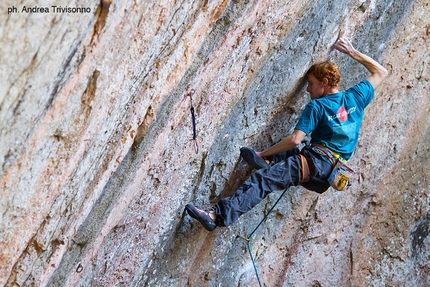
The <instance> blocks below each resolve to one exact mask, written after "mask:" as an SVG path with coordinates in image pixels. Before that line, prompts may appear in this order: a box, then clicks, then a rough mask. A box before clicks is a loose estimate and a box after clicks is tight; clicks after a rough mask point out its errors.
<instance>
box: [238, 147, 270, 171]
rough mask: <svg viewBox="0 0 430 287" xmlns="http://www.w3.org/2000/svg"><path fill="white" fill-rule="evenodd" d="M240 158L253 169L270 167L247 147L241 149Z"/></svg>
mask: <svg viewBox="0 0 430 287" xmlns="http://www.w3.org/2000/svg"><path fill="white" fill-rule="evenodd" d="M240 156H241V157H242V158H243V159H244V160H245V161H246V162H247V163H248V164H250V165H251V166H253V167H254V168H255V169H260V168H269V167H270V165H269V164H268V163H267V162H266V161H265V160H264V159H263V158H261V157H260V156H258V155H257V153H256V152H255V151H254V150H253V149H250V148H249V147H243V148H241V149H240Z"/></svg>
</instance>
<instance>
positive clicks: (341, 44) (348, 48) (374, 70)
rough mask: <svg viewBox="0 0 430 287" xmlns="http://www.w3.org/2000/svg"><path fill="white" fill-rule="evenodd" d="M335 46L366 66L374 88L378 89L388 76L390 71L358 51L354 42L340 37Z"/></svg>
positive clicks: (369, 79)
mask: <svg viewBox="0 0 430 287" xmlns="http://www.w3.org/2000/svg"><path fill="white" fill-rule="evenodd" d="M334 48H335V49H336V50H338V51H340V52H342V53H345V54H347V55H349V56H350V57H351V58H353V59H354V60H356V61H357V62H359V63H360V64H362V65H363V66H364V67H366V69H367V70H369V72H370V73H371V75H370V76H369V77H368V78H367V80H368V81H369V82H370V83H371V84H372V86H373V88H374V89H376V88H377V87H378V86H379V85H380V84H381V83H382V81H383V80H384V79H385V78H386V77H387V76H388V71H387V69H385V68H384V67H382V66H381V65H380V64H379V63H378V62H376V61H375V60H373V59H372V58H370V57H369V56H366V55H364V54H363V53H361V52H359V51H357V50H356V49H355V48H354V47H353V46H352V44H351V43H350V42H349V41H348V40H347V39H345V38H343V37H339V39H338V40H337V41H336V43H335V44H334Z"/></svg>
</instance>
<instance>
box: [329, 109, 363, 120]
mask: <svg viewBox="0 0 430 287" xmlns="http://www.w3.org/2000/svg"><path fill="white" fill-rule="evenodd" d="M356 109H357V107H352V108H350V109H348V110H345V108H344V107H340V108H339V109H338V110H337V114H334V115H331V116H327V117H328V120H329V121H331V120H334V119H339V120H341V121H342V122H345V121H346V120H347V119H348V115H349V114H352V113H353V112H355V110H356Z"/></svg>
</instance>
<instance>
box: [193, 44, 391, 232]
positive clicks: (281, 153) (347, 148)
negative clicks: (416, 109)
mask: <svg viewBox="0 0 430 287" xmlns="http://www.w3.org/2000/svg"><path fill="white" fill-rule="evenodd" d="M334 48H335V49H336V50H338V51H340V52H342V53H345V54H346V55H349V56H350V57H351V58H353V59H354V60H356V61H358V62H359V63H360V64H362V65H363V66H364V67H365V68H366V69H367V70H368V71H369V72H370V74H371V75H370V76H369V77H368V78H367V79H365V80H363V81H361V82H360V83H358V84H357V85H355V86H353V87H351V88H350V89H348V90H347V91H345V92H340V91H339V90H338V87H339V82H340V80H341V74H340V71H339V68H338V66H337V65H336V64H335V63H333V62H330V61H325V62H322V63H318V64H314V65H313V66H311V67H310V69H309V70H308V72H307V73H306V76H307V82H308V86H307V88H306V91H307V92H308V93H309V94H310V97H311V101H310V102H309V104H308V105H307V106H306V108H305V110H304V111H303V114H302V116H301V118H300V119H299V122H298V123H297V125H296V127H295V129H294V132H293V133H292V134H291V135H289V136H287V137H286V138H284V139H283V140H281V141H280V142H278V143H276V144H274V145H273V146H271V147H269V148H268V149H266V150H264V151H262V152H256V151H254V150H252V149H250V148H246V147H245V148H242V149H241V156H242V158H243V159H244V160H245V161H246V162H247V163H249V164H250V165H252V166H253V167H254V168H256V169H257V170H256V172H255V173H253V174H252V175H251V176H250V177H249V178H248V179H247V180H246V181H245V183H244V184H243V185H242V186H241V187H240V188H239V189H237V190H236V191H235V193H234V194H233V195H232V196H231V197H227V198H223V199H221V200H220V201H219V202H218V203H217V204H216V205H215V206H213V207H212V208H210V209H207V210H200V209H198V208H196V207H195V206H193V205H192V204H187V205H186V210H187V212H188V214H189V215H190V216H191V217H193V218H195V219H197V220H198V221H199V222H200V223H201V224H202V225H203V226H204V227H205V228H206V229H207V230H209V231H212V230H214V229H215V228H216V227H217V226H229V225H231V224H232V223H233V222H235V221H236V220H237V219H238V218H239V217H240V216H241V215H242V214H244V213H246V212H247V211H249V210H251V209H252V208H253V207H254V206H255V205H257V204H258V203H260V202H261V201H262V200H263V199H264V198H265V197H266V196H267V195H268V194H269V193H271V192H272V191H276V190H282V189H285V188H288V187H289V186H296V185H299V184H300V185H302V186H304V187H305V188H307V189H309V190H312V191H315V192H318V193H323V192H324V191H326V190H327V189H328V188H329V186H330V185H329V183H328V181H327V178H328V177H329V175H330V173H331V172H332V170H333V166H334V161H336V160H341V161H343V162H346V161H347V160H348V159H349V158H350V157H351V155H352V153H353V151H354V149H355V147H356V145H357V142H358V136H359V132H360V125H361V121H362V118H363V115H364V108H365V107H366V106H367V105H368V104H369V103H370V101H371V100H372V99H373V97H374V89H376V88H377V87H378V86H379V85H380V84H381V82H382V81H383V80H384V79H385V78H386V77H387V75H388V72H387V70H386V69H385V68H384V67H382V66H381V65H380V64H379V63H377V62H376V61H375V60H373V59H372V58H370V57H369V56H366V55H364V54H362V53H361V52H359V51H357V50H356V49H355V48H354V47H353V46H352V44H351V43H350V42H349V41H348V40H347V39H345V38H342V37H339V39H338V40H337V41H336V43H335V44H334ZM310 133H312V136H311V138H312V139H311V142H310V145H307V146H305V147H304V148H303V149H302V150H299V149H298V148H297V146H298V145H299V144H300V143H301V142H302V140H303V139H304V137H305V136H306V135H309V134H310ZM266 160H268V161H269V162H270V165H269V164H268V163H267V162H266Z"/></svg>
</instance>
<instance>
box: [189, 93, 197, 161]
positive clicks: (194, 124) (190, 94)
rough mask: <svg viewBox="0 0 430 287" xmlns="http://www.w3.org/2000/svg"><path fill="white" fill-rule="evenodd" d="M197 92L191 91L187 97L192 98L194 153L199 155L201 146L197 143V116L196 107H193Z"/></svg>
mask: <svg viewBox="0 0 430 287" xmlns="http://www.w3.org/2000/svg"><path fill="white" fill-rule="evenodd" d="M195 92H196V91H195V90H194V89H191V90H190V92H189V93H188V94H187V97H190V105H191V108H190V111H191V120H192V122H193V141H194V151H195V152H196V154H197V153H199V145H198V142H197V131H196V115H195V114H194V106H193V95H194V93H195Z"/></svg>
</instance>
